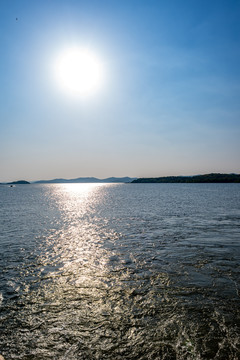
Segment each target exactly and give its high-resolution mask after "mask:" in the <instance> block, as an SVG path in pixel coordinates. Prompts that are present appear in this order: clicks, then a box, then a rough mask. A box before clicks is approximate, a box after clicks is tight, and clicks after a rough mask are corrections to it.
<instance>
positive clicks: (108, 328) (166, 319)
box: [0, 184, 240, 360]
mask: <svg viewBox="0 0 240 360" xmlns="http://www.w3.org/2000/svg"><path fill="white" fill-rule="evenodd" d="M239 230H240V186H239V184H57V185H29V186H27V185H22V186H16V187H14V188H9V187H7V186H0V254H1V258H0V269H1V275H0V276H1V281H0V315H1V325H0V354H2V355H4V356H5V358H6V359H7V360H8V359H23V360H30V359H32V360H43V359H60V360H61V359H69V360H71V359H80V360H81V359H90V360H91V359H99V360H101V359H136V360H137V359H138V360H141V359H159V360H160V359H167V360H172V359H173V360H174V359H176V360H177V359H193V360H196V359H199V360H200V359H219V360H220V359H221V360H227V359H232V360H235V359H236V360H237V359H240V299H239V294H240V292H239V289H240V268H239V261H240V246H239V245H240V242H239Z"/></svg>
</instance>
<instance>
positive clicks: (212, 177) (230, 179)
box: [132, 173, 240, 184]
mask: <svg viewBox="0 0 240 360" xmlns="http://www.w3.org/2000/svg"><path fill="white" fill-rule="evenodd" d="M137 183H144V184H146V183H240V175H239V174H219V173H211V174H205V175H194V176H165V177H157V178H139V179H136V180H133V181H132V184H137Z"/></svg>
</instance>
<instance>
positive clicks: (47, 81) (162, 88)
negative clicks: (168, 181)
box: [0, 0, 240, 181]
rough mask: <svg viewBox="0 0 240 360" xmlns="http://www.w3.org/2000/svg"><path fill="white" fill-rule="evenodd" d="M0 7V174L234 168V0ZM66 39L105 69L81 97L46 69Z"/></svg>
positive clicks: (20, 0) (11, 1)
mask: <svg viewBox="0 0 240 360" xmlns="http://www.w3.org/2000/svg"><path fill="white" fill-rule="evenodd" d="M0 14H1V20H0V49H1V56H0V80H1V87H0V181H10V180H17V179H26V180H30V181H32V180H37V179H51V178H56V177H65V178H74V177H79V176H96V177H100V178H104V177H108V176H127V175H128V176H134V177H135V176H136V177H150V176H151V177H152V176H165V175H191V174H200V173H201V174H203V173H209V172H236V173H239V172H240V171H239V170H240V169H239V168H240V166H239V165H240V140H239V139H240V21H239V18H240V1H236V0H235V1H233V0H225V1H223V0H216V1H214V0H207V1H205V0H189V1H188V0H182V1H180V0H178V1H176V0H165V1H161V0H144V1H143V0H101V1H100V0H96V1H94V0H85V1H81V0H41V1H40V0H35V1H33V0H1V1H0ZM16 18H18V20H17V21H16ZM74 44H76V45H79V46H81V47H90V48H91V49H92V50H93V51H95V53H96V54H98V55H99V56H100V57H101V59H102V60H103V62H104V66H105V69H106V79H105V84H104V87H103V89H102V90H101V91H99V92H98V93H97V94H95V95H94V96H92V97H89V98H86V99H78V100H76V99H73V98H71V97H68V96H66V95H64V94H63V93H61V92H60V91H59V89H58V88H57V86H56V82H55V81H54V78H53V71H52V64H53V61H54V59H55V57H56V55H57V54H58V53H59V52H60V51H62V49H64V48H65V47H67V46H70V45H74Z"/></svg>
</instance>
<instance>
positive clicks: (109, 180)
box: [34, 176, 136, 184]
mask: <svg viewBox="0 0 240 360" xmlns="http://www.w3.org/2000/svg"><path fill="white" fill-rule="evenodd" d="M135 179H136V178H130V177H128V176H125V177H120V178H118V177H109V178H106V179H98V178H95V177H80V178H76V179H53V180H38V181H34V184H65V183H130V182H132V181H133V180H135Z"/></svg>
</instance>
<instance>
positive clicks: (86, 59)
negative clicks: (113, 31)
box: [54, 47, 104, 97]
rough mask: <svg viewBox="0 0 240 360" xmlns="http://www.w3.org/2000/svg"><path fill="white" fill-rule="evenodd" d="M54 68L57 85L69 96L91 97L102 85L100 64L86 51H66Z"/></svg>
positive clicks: (93, 55) (78, 49)
mask: <svg viewBox="0 0 240 360" xmlns="http://www.w3.org/2000/svg"><path fill="white" fill-rule="evenodd" d="M54 68H55V77H56V79H57V82H58V85H59V86H60V88H61V89H62V90H63V91H64V92H65V93H67V94H69V95H73V96H80V97H85V96H88V95H92V94H94V93H95V92H96V91H98V90H99V89H100V88H101V86H102V84H103V78H104V76H103V65H102V62H101V61H100V59H99V58H98V57H97V56H96V55H95V54H94V53H92V52H91V51H90V50H88V49H82V48H79V47H74V48H70V49H66V50H65V51H64V52H62V53H61V54H60V55H59V56H58V58H57V61H56V63H55V65H54Z"/></svg>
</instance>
